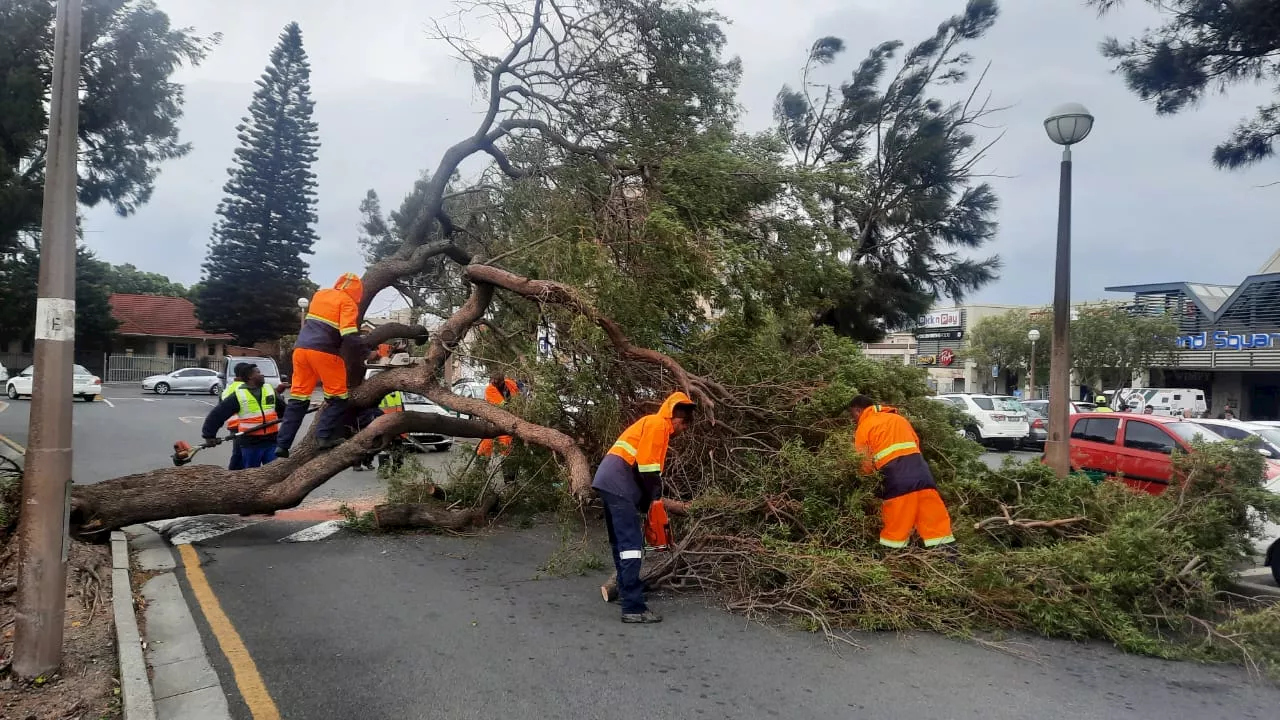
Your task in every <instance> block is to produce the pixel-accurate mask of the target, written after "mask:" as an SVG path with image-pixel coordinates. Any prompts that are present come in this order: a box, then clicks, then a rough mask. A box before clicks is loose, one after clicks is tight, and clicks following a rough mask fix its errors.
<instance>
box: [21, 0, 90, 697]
mask: <svg viewBox="0 0 1280 720" xmlns="http://www.w3.org/2000/svg"><path fill="white" fill-rule="evenodd" d="M80 8H81V0H58V10H57V16H56V21H55V26H54V34H53V94H52V97H51V101H50V108H49V138H48V147H47V149H46V152H45V178H44V215H43V218H42V220H41V228H40V282H39V288H38V292H39V298H38V299H37V300H36V322H35V336H36V347H35V377H34V378H33V382H34V387H33V391H32V398H31V421H30V432H29V443H28V447H27V453H26V471H25V473H24V474H23V478H22V511H21V516H20V519H19V522H18V597H17V612H16V613H15V622H14V639H13V670H14V672H15V673H16V674H17V675H18V677H20V678H24V679H34V678H36V677H39V676H41V675H48V674H50V673H52V672H53V671H55V670H57V669H58V665H59V664H60V663H61V661H62V623H63V616H64V614H65V611H66V599H67V550H68V543H69V542H70V539H69V538H68V536H67V530H68V527H67V526H68V517H67V515H68V512H69V511H70V501H71V495H70V486H71V401H72V398H71V393H72V387H71V376H72V369H71V365H72V360H73V359H74V356H75V337H76V161H77V146H76V133H77V130H78V126H79V115H80V102H79V91H80Z"/></svg>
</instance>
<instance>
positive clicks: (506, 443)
mask: <svg viewBox="0 0 1280 720" xmlns="http://www.w3.org/2000/svg"><path fill="white" fill-rule="evenodd" d="M495 448H496V449H497V451H498V454H499V455H507V454H509V453H510V452H511V436H510V435H499V436H498V437H496V438H485V439H484V440H481V441H480V445H479V446H477V447H476V454H477V455H479V456H480V457H490V456H491V455H493V451H494V449H495Z"/></svg>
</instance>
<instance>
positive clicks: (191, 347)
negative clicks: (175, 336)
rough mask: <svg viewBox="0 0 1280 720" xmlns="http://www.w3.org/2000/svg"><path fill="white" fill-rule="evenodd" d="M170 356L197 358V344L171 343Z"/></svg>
mask: <svg viewBox="0 0 1280 720" xmlns="http://www.w3.org/2000/svg"><path fill="white" fill-rule="evenodd" d="M169 355H172V356H173V357H178V358H187V359H191V358H194V357H195V356H196V345H195V343H172V342H171V343H169Z"/></svg>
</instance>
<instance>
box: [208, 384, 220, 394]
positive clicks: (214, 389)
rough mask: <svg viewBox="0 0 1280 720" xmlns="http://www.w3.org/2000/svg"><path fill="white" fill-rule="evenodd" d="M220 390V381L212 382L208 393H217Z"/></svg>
mask: <svg viewBox="0 0 1280 720" xmlns="http://www.w3.org/2000/svg"><path fill="white" fill-rule="evenodd" d="M220 392H222V383H214V384H213V386H212V387H210V388H209V394H210V395H217V394H218V393H220Z"/></svg>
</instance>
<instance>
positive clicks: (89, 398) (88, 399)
mask: <svg viewBox="0 0 1280 720" xmlns="http://www.w3.org/2000/svg"><path fill="white" fill-rule="evenodd" d="M80 399H81V400H83V401H85V402H93V396H92V395H81V396H80Z"/></svg>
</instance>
